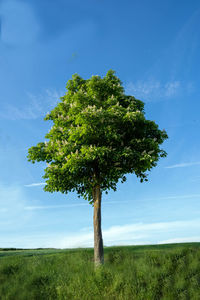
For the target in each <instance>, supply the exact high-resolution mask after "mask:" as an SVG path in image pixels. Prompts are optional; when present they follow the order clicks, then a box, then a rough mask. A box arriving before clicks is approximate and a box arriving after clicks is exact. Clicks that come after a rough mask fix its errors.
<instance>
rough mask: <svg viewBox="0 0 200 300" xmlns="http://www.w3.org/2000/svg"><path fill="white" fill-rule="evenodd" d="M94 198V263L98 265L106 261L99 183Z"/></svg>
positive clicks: (94, 191) (94, 189)
mask: <svg viewBox="0 0 200 300" xmlns="http://www.w3.org/2000/svg"><path fill="white" fill-rule="evenodd" d="M93 200H94V216H93V225H94V263H95V266H96V267H98V266H100V265H102V264H103V263H104V254H103V239H102V232H101V190H100V186H99V185H97V186H95V187H94V188H93Z"/></svg>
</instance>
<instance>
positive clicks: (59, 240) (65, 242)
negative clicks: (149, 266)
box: [1, 219, 200, 249]
mask: <svg viewBox="0 0 200 300" xmlns="http://www.w3.org/2000/svg"><path fill="white" fill-rule="evenodd" d="M199 227H200V219H197V220H188V221H172V222H159V223H136V224H127V225H120V226H111V227H109V228H108V229H103V231H102V233H103V240H104V245H105V246H114V245H115V246H117V245H145V244H162V243H175V242H178V243H181V242H187V241H188V242H198V241H200V236H199V235H198V233H197V230H196V229H197V228H199ZM188 228H190V229H192V230H193V231H194V236H193V237H191V236H187V229H188ZM195 230H196V231H195ZM163 238H165V239H163ZM93 239H94V236H93V228H91V227H89V228H85V229H84V228H82V229H81V230H80V231H79V232H77V233H76V232H74V233H73V234H68V235H65V234H59V233H58V234H56V235H55V234H53V235H49V234H47V235H45V234H43V235H31V236H24V237H22V236H21V237H20V238H19V239H18V241H16V242H14V243H12V247H22V248H39V247H43V248H48V247H51V248H62V249H64V248H79V247H93V245H94V240H93ZM13 240H16V239H13ZM1 244H2V245H4V246H5V247H6V246H11V242H10V238H9V239H8V240H7V242H6V240H5V238H4V241H3V240H2V243H1Z"/></svg>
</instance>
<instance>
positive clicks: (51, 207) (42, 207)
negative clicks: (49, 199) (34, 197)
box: [24, 202, 89, 210]
mask: <svg viewBox="0 0 200 300" xmlns="http://www.w3.org/2000/svg"><path fill="white" fill-rule="evenodd" d="M85 205H89V204H88V203H87V202H86V203H74V204H66V205H38V206H25V207H24V209H25V210H45V209H55V208H57V209H59V208H67V207H76V206H85Z"/></svg>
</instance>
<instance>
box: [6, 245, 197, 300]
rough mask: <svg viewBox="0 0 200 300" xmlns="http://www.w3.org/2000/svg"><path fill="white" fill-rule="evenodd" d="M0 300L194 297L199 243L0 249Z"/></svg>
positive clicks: (156, 299)
mask: <svg viewBox="0 0 200 300" xmlns="http://www.w3.org/2000/svg"><path fill="white" fill-rule="evenodd" d="M0 299H1V300H11V299H12V300H18V299H19V300H24V299H27V300H32V299H35V300H40V299H41V300H46V299H52V300H56V299H60V300H62V299H67V300H69V299H72V300H76V299H77V300H86V299H88V300H95V299H99V300H101V299H102V300H103V299H106V300H110V299H113V300H114V299H116V300H117V299H120V300H132V299H133V300H134V299H138V300H151V299H152V300H154V299H155V300H160V299H163V300H176V299H191V300H200V243H186V244H168V245H154V246H126V247H125V246H123V247H105V265H104V266H103V267H101V268H99V269H98V270H97V271H95V270H94V265H93V249H73V250H72V249H71V250H57V249H43V250H42V249H39V250H31V249H30V250H11V249H10V250H9V249H0Z"/></svg>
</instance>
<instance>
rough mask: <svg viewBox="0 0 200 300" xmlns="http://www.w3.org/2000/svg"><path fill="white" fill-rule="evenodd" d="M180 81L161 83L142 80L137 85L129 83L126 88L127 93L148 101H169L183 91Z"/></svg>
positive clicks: (153, 80) (152, 80)
mask: <svg viewBox="0 0 200 300" xmlns="http://www.w3.org/2000/svg"><path fill="white" fill-rule="evenodd" d="M182 88H183V87H182V84H181V82H180V81H179V80H175V81H168V82H165V83H161V82H160V81H159V80H156V79H149V80H146V81H145V80H140V81H136V82H135V83H133V82H129V83H127V84H126V86H125V90H126V92H127V93H129V94H132V95H133V96H135V97H138V98H141V99H144V100H146V101H157V100H162V99H169V98H172V97H174V96H176V95H177V94H178V93H179V92H180V90H181V89H182Z"/></svg>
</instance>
